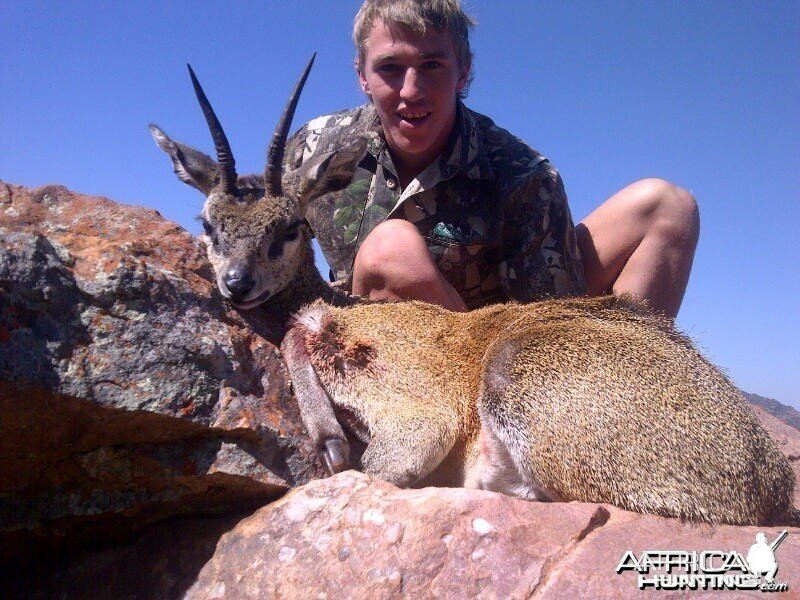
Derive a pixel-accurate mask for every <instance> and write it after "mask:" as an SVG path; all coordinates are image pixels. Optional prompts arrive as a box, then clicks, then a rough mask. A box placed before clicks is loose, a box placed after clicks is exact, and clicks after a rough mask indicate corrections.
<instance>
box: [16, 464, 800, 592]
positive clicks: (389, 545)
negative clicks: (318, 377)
mask: <svg viewBox="0 0 800 600" xmlns="http://www.w3.org/2000/svg"><path fill="white" fill-rule="evenodd" d="M228 527H230V528H231V529H230V531H227V532H226V533H224V534H223V531H225V529H226V528H228ZM784 529H786V530H788V532H789V535H788V537H787V538H786V539H785V540H784V541H783V542H782V543H781V545H780V546H779V547H778V549H777V551H776V552H775V557H776V559H777V562H778V566H779V569H778V572H777V574H776V577H775V580H776V581H777V582H779V583H782V584H786V585H788V593H781V594H778V597H781V598H796V597H798V592H800V571H798V570H797V568H796V565H797V564H800V529H798V528H797V527H782V526H781V527H768V528H759V527H733V526H718V527H712V526H709V525H692V524H688V523H681V522H680V521H678V520H676V519H664V518H660V517H654V516H649V515H637V514H634V513H629V512H625V511H622V510H619V509H617V508H614V507H611V506H607V505H596V504H585V503H578V502H571V503H534V502H526V501H523V500H517V499H513V498H509V497H506V496H502V495H499V494H495V493H492V492H484V491H479V490H465V489H443V488H425V489H420V490H400V489H398V488H396V487H394V486H392V485H390V484H388V483H385V482H382V481H377V480H374V479H371V478H369V477H367V476H366V475H363V474H361V473H357V472H355V471H347V472H345V473H340V474H339V475H336V476H335V477H331V478H328V479H323V480H319V481H313V482H311V483H309V484H306V485H305V486H302V487H300V488H298V489H295V490H292V491H290V492H289V493H288V494H287V495H285V496H284V497H283V498H281V499H280V500H277V501H275V502H273V503H271V504H269V505H267V506H265V507H263V508H261V509H259V510H258V511H256V512H255V513H253V514H252V515H250V516H248V517H245V518H243V519H242V520H241V521H239V522H238V523H234V520H228V521H224V522H223V521H220V520H217V521H209V522H205V523H201V522H198V520H196V519H184V520H180V521H177V522H175V523H170V524H162V525H159V526H156V527H153V528H151V529H149V530H148V531H147V532H146V533H145V534H144V535H141V536H140V537H139V538H138V539H137V540H136V542H134V543H131V544H128V545H126V546H122V547H115V548H112V549H108V550H103V551H94V552H91V553H84V554H82V555H80V556H78V557H73V558H71V559H69V560H66V561H64V562H63V563H61V564H60V565H59V566H58V567H57V568H53V567H49V568H46V569H38V570H36V571H34V572H32V573H30V574H29V575H28V577H27V581H28V582H36V583H35V585H32V586H31V585H28V587H25V588H24V589H25V591H27V592H28V593H29V594H30V592H31V590H33V591H34V593H33V594H32V596H33V597H36V598H51V597H68V598H69V597H74V598H85V597H107V598H136V597H140V598H141V597H146V598H178V597H185V598H192V599H194V598H198V599H200V598H202V599H211V598H254V599H255V598H365V599H372V598H472V597H478V598H559V599H560V598H570V599H571V598H576V599H577V598H587V599H596V598H634V597H639V596H643V595H645V594H646V592H645V591H642V590H640V589H639V587H638V585H639V583H638V576H639V573H637V572H635V571H632V570H624V571H622V572H620V573H617V567H618V565H619V564H620V562H621V561H622V559H623V557H624V556H625V553H626V552H628V551H631V552H633V553H635V555H636V557H637V559H638V558H640V557H641V555H642V553H643V552H646V551H648V550H651V551H657V550H661V551H665V550H673V551H685V552H687V553H692V552H695V551H696V552H698V553H701V552H703V551H712V550H714V551H720V552H726V553H728V552H731V551H736V552H738V553H739V554H741V555H742V556H744V557H746V556H747V553H748V550H749V548H750V547H751V545H753V544H754V543H755V537H756V534H757V533H759V532H760V531H764V532H766V534H767V538H768V541H769V542H772V541H773V540H774V539H775V538H776V537H777V536H778V535H779V533H780V532H781V531H782V530H784ZM220 535H221V537H220V538H219V541H218V542H217V544H216V547H215V548H214V547H213V541H214V540H215V539H216V537H219V536H220ZM192 541H196V543H194V544H193V543H192ZM716 560H717V562H716V565H717V566H718V565H719V564H720V560H721V559H719V558H717V559H716ZM675 572H676V573H677V572H683V571H681V570H679V569H677V570H675ZM97 573H103V579H102V580H101V579H98V577H97V576H96V574H97ZM662 573H664V570H663V569H656V568H654V569H651V570H650V573H649V575H647V578H648V579H652V578H654V577H655V576H656V575H658V574H662ZM735 573H736V572H735ZM93 574H94V576H93ZM22 589H23V587H22V586H21V585H20V584H19V583H18V584H17V587H12V591H18V590H22ZM689 593H690V594H691V597H692V598H695V597H697V598H709V599H713V598H720V597H722V598H744V597H751V594H752V593H753V592H752V591H749V592H748V591H743V592H735V591H731V590H727V592H720V591H719V590H712V589H708V590H703V589H699V590H695V591H692V592H689ZM650 594H652V590H650ZM650 594H647V595H648V596H649V595H650ZM656 595H657V596H658V597H664V598H685V597H687V592H686V591H663V590H662V591H659V592H657V594H656Z"/></svg>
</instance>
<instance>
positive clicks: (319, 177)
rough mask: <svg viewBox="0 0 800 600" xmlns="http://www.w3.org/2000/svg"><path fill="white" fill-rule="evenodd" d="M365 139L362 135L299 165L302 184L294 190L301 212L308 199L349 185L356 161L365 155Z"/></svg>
mask: <svg viewBox="0 0 800 600" xmlns="http://www.w3.org/2000/svg"><path fill="white" fill-rule="evenodd" d="M368 142H369V139H368V138H367V137H366V136H358V137H357V138H355V139H354V140H353V141H352V142H350V144H348V145H347V146H345V147H344V148H343V149H342V150H338V151H336V152H333V153H331V154H328V155H323V156H320V157H315V158H312V159H311V160H309V161H308V162H307V163H305V164H303V166H302V167H301V168H300V171H299V175H300V177H299V180H300V181H301V182H302V183H301V187H300V189H299V190H297V193H296V198H297V200H298V202H299V204H300V212H301V214H305V211H306V206H307V205H308V202H309V201H310V200H313V199H314V198H317V197H319V196H322V195H323V194H328V193H330V192H335V191H337V190H341V189H343V188H345V187H347V186H348V185H349V184H350V182H351V181H352V180H353V175H354V174H355V172H356V168H357V167H358V163H360V162H361V160H362V159H363V158H364V156H365V155H366V154H367V144H368Z"/></svg>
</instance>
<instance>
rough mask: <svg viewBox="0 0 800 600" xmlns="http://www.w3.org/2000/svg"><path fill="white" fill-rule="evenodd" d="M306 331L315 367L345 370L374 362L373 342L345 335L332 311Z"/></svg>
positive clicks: (307, 343) (364, 367) (308, 347)
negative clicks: (315, 325)
mask: <svg viewBox="0 0 800 600" xmlns="http://www.w3.org/2000/svg"><path fill="white" fill-rule="evenodd" d="M306 331H307V333H306V348H307V349H308V354H309V356H310V358H311V363H312V364H313V365H314V368H315V369H318V370H324V371H328V372H331V371H335V372H337V373H341V374H345V373H347V372H348V371H352V370H354V369H358V370H366V369H369V368H370V367H371V366H372V365H373V363H374V360H375V357H376V352H375V347H374V344H373V342H372V341H371V340H369V339H366V338H352V337H349V336H347V335H345V334H344V333H343V332H342V330H341V326H340V324H339V323H337V322H336V320H335V319H334V318H333V317H332V316H331V315H326V316H325V317H323V320H322V326H321V327H320V328H319V329H318V330H317V331H312V330H310V329H309V330H306Z"/></svg>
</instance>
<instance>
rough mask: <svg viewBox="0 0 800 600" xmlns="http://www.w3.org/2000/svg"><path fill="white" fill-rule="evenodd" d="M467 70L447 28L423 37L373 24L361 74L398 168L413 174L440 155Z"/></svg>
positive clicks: (362, 85) (363, 84)
mask: <svg viewBox="0 0 800 600" xmlns="http://www.w3.org/2000/svg"><path fill="white" fill-rule="evenodd" d="M468 73H469V66H468V65H467V66H465V67H462V66H460V65H459V64H458V59H457V57H456V53H455V46H454V44H453V40H452V39H451V38H450V35H449V34H448V33H447V32H445V31H438V30H436V29H434V28H432V27H429V28H428V29H427V30H426V32H425V35H424V36H422V37H420V36H418V35H416V34H414V33H413V32H406V31H404V30H402V29H401V28H396V31H392V30H391V29H389V28H388V27H386V25H384V24H383V23H382V22H380V21H379V22H377V23H375V25H373V27H372V30H371V31H370V33H369V36H367V44H366V53H365V56H364V61H363V64H361V65H360V67H359V72H358V76H359V80H360V82H361V87H362V89H363V90H364V92H365V93H366V94H367V95H368V96H369V97H370V98H371V99H372V102H373V104H374V105H375V109H376V110H377V112H378V116H379V117H380V119H381V123H382V124H383V129H384V135H385V136H386V141H387V143H388V144H389V149H390V150H391V152H392V159H393V160H394V162H395V164H396V166H397V167H398V169H399V170H401V171H406V172H407V173H409V174H411V175H412V176H415V175H417V174H418V173H419V172H420V171H421V170H422V169H424V168H425V167H426V166H427V165H429V164H430V163H431V162H432V161H433V160H434V159H435V158H436V157H437V156H438V155H439V154H440V153H441V151H442V150H443V148H444V146H445V144H446V143H447V138H448V137H449V135H450V132H451V131H452V130H453V125H454V124H455V119H456V97H457V94H458V92H459V91H461V90H462V89H463V88H464V85H465V84H466V82H467V75H468Z"/></svg>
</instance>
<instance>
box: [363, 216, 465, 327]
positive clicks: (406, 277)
mask: <svg viewBox="0 0 800 600" xmlns="http://www.w3.org/2000/svg"><path fill="white" fill-rule="evenodd" d="M353 292H354V293H355V294H357V295H359V296H367V297H369V298H372V299H374V300H423V301H425V302H431V303H433V304H439V305H440V306H443V307H445V308H448V309H450V310H458V311H463V310H466V305H465V304H464V301H463V300H462V299H461V297H460V296H459V295H458V292H456V290H455V289H454V288H453V287H452V286H451V285H450V283H448V281H447V280H446V279H445V277H444V276H443V275H442V274H441V273H440V272H439V269H438V267H437V266H436V263H435V262H434V259H433V256H432V255H431V253H430V251H429V250H428V245H427V243H426V242H425V240H424V239H423V237H422V235H421V234H420V233H419V231H418V230H417V228H416V226H415V225H414V224H412V223H409V222H408V221H403V220H401V219H389V220H388V221H384V222H383V223H381V224H380V225H378V226H377V227H375V229H373V230H372V232H371V233H370V234H369V236H367V239H365V240H364V243H363V244H362V245H361V247H360V248H359V250H358V253H357V254H356V260H355V265H354V267H353Z"/></svg>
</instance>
